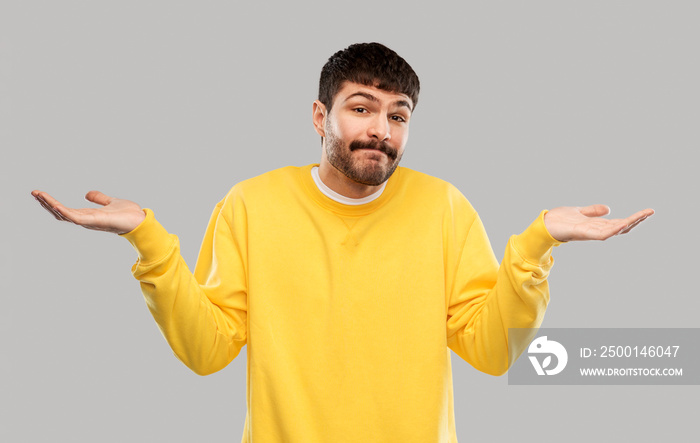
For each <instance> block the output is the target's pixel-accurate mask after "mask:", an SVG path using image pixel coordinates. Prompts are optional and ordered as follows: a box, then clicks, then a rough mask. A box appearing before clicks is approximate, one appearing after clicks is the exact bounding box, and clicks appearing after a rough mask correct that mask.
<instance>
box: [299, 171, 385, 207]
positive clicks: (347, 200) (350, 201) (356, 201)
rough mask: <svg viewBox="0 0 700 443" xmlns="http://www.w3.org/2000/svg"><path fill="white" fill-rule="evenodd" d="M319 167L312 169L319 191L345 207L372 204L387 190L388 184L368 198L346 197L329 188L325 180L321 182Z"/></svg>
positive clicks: (312, 175) (383, 184)
mask: <svg viewBox="0 0 700 443" xmlns="http://www.w3.org/2000/svg"><path fill="white" fill-rule="evenodd" d="M318 171H319V167H318V166H313V167H312V168H311V177H313V179H314V183H316V186H317V187H318V190H319V191H321V192H322V193H323V195H325V196H326V197H328V198H330V199H333V200H335V201H337V202H338V203H341V204H344V205H363V204H365V203H369V202H372V201H374V200H376V199H378V198H379V196H381V195H382V192H384V188H386V182H384V183H382V186H381V187H380V188H379V190H378V191H377V192H374V193H373V194H370V195H368V196H366V197H361V198H352V197H346V196H344V195H342V194H339V193H337V192H335V191H334V190H332V189H331V188H329V187H328V186H327V185H326V184H325V183H323V180H321V176H320V175H319V173H318Z"/></svg>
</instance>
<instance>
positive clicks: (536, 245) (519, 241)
mask: <svg viewBox="0 0 700 443" xmlns="http://www.w3.org/2000/svg"><path fill="white" fill-rule="evenodd" d="M547 212H549V211H548V210H546V209H545V210H543V211H542V212H540V215H539V217H537V219H535V221H533V222H532V224H530V226H528V227H527V229H525V230H524V231H523V232H522V233H521V234H519V235H516V236H515V238H514V239H513V246H514V247H515V249H516V250H517V251H518V252H519V253H520V255H521V256H522V257H523V258H524V259H525V260H528V261H531V262H535V263H539V264H545V263H547V262H548V261H549V257H550V255H551V253H552V247H553V246H559V245H560V244H562V243H566V242H562V241H559V240H557V239H556V238H554V237H552V234H550V233H549V231H547V227H546V226H545V224H544V215H545V214H546V213H547Z"/></svg>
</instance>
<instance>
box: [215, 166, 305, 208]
mask: <svg viewBox="0 0 700 443" xmlns="http://www.w3.org/2000/svg"><path fill="white" fill-rule="evenodd" d="M302 168H303V167H299V166H285V167H282V168H279V169H274V170H272V171H268V172H265V173H263V174H260V175H257V176H255V177H251V178H248V179H245V180H243V181H240V182H238V183H236V184H235V185H233V187H232V188H231V189H230V190H229V191H228V192H227V193H226V195H225V197H224V198H223V199H222V200H221V201H220V202H219V205H220V206H224V207H225V206H238V205H239V204H243V205H244V206H249V205H250V204H256V203H260V204H262V205H272V206H274V205H276V204H277V203H279V201H280V200H284V199H289V194H290V193H294V192H296V190H297V189H299V187H300V175H301V170H302Z"/></svg>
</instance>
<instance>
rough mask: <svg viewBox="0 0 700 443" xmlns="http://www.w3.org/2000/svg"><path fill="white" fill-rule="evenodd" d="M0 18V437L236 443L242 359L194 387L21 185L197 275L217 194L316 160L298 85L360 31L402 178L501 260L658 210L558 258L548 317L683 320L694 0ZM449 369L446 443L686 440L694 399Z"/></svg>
mask: <svg viewBox="0 0 700 443" xmlns="http://www.w3.org/2000/svg"><path fill="white" fill-rule="evenodd" d="M0 4H1V5H2V6H1V9H0V143H1V145H2V162H0V164H1V165H2V170H1V171H0V172H1V174H0V180H2V183H1V184H2V186H1V187H0V188H1V189H0V191H1V192H2V195H1V200H0V201H1V203H2V217H1V218H0V220H1V221H0V223H2V233H3V235H2V240H1V242H2V244H1V250H2V251H3V254H2V263H1V266H0V269H1V272H2V276H1V277H2V278H1V279H0V281H1V283H0V284H1V285H2V305H1V307H0V337H1V338H0V340H1V343H0V344H1V346H2V348H1V349H2V357H0V358H2V361H1V363H2V364H0V380H1V385H0V389H1V390H0V440H2V441H8V442H14V441H22V442H24V441H48V440H52V441H58V440H70V441H76V442H92V441H137V442H141V441H173V442H185V441H207V440H215V439H218V440H223V441H239V440H240V437H241V433H242V429H243V422H244V417H245V367H246V364H245V350H244V351H243V352H242V353H241V355H240V356H239V357H238V358H237V359H236V360H235V361H234V362H233V363H232V364H231V365H229V367H227V368H226V369H224V370H223V371H221V372H219V373H216V374H214V375H210V376H207V377H199V376H197V375H194V374H193V373H192V372H190V371H189V370H188V369H187V368H186V367H184V366H183V365H182V364H181V363H179V362H178V361H177V360H176V359H175V357H174V356H173V355H172V353H171V351H170V349H169V348H168V346H167V344H166V343H165V341H164V340H163V338H162V336H161V335H160V333H159V332H158V329H157V327H156V325H155V323H154V322H153V320H152V318H151V316H150V314H149V312H148V310H147V308H146V307H145V304H144V302H143V298H142V296H141V295H140V291H139V287H138V284H137V282H136V281H135V280H134V279H133V277H132V276H131V274H130V267H131V265H132V264H133V262H134V261H135V253H134V251H133V250H132V248H131V246H130V245H129V244H128V243H127V242H126V241H125V240H123V239H120V238H117V237H115V236H114V235H112V234H107V233H102V232H91V231H86V230H83V229H80V228H78V227H76V226H72V225H69V224H66V223H58V222H57V221H55V220H54V219H53V218H52V217H51V216H49V215H48V214H47V213H45V212H44V211H43V210H42V209H41V208H40V206H39V205H38V204H37V203H36V202H35V201H34V200H33V199H32V198H31V196H30V195H29V193H30V191H31V190H32V189H42V190H46V191H49V192H51V193H52V194H53V195H55V196H56V197H57V198H58V199H59V200H61V201H62V202H63V203H64V204H66V205H68V206H74V207H75V206H82V205H85V204H86V202H84V200H83V199H82V196H83V195H84V194H85V193H86V192H87V191H89V190H91V189H98V190H101V191H103V192H104V193H106V194H108V195H114V196H118V197H121V198H127V199H131V200H134V201H137V202H138V203H139V204H141V205H142V206H143V207H149V208H152V209H153V210H154V211H155V213H156V215H157V217H158V219H159V221H160V222H161V223H162V224H163V225H164V226H165V227H166V228H167V229H168V230H169V231H170V232H172V233H175V234H177V235H178V236H179V238H180V240H181V242H182V252H183V255H184V257H185V259H186V260H187V262H188V263H189V264H190V266H191V267H193V265H194V261H195V258H196V254H197V251H198V248H199V244H200V242H201V239H202V236H203V234H204V229H205V226H206V223H207V220H208V218H209V215H210V213H211V210H212V208H213V207H214V205H215V203H216V202H217V201H218V200H219V199H220V198H222V197H223V195H224V194H225V193H226V192H227V191H228V189H229V188H230V187H231V186H232V185H233V184H234V183H236V182H238V181H240V180H242V179H245V178H249V177H252V176H255V175H258V174H260V173H262V172H265V171H268V170H270V169H273V168H277V167H281V166H285V165H290V164H291V165H304V164H308V163H312V162H317V161H318V160H319V159H320V146H319V137H318V136H317V134H316V133H315V132H314V130H313V128H312V125H311V103H312V102H313V100H314V99H315V98H316V92H317V81H318V75H319V72H320V69H321V67H322V65H323V64H324V62H325V61H326V60H327V58H328V57H329V56H330V55H331V54H332V53H333V52H335V51H337V50H339V49H341V48H344V47H346V46H347V45H349V44H351V43H354V42H357V41H380V42H382V43H384V44H387V45H388V46H390V47H392V48H393V49H395V50H396V51H397V52H398V53H399V54H401V55H402V56H403V57H404V58H406V60H408V61H409V63H411V65H412V66H413V67H414V69H415V70H416V71H417V72H418V74H419V76H420V78H421V82H422V91H421V96H420V102H419V105H418V107H417V109H416V112H415V114H414V116H413V119H412V124H411V137H410V140H409V142H408V146H407V152H406V154H405V155H404V161H403V163H402V164H403V165H404V166H407V167H411V168H414V169H418V170H421V171H423V172H426V173H429V174H432V175H435V176H438V177H441V178H443V179H446V180H448V181H450V182H452V183H454V184H455V185H456V186H457V187H458V188H459V189H461V190H462V192H463V193H464V194H465V195H466V196H467V197H468V198H469V199H470V201H471V202H472V204H473V205H474V206H475V207H476V209H477V210H478V211H479V213H480V215H481V217H482V219H483V221H484V224H485V226H486V228H487V230H488V232H489V236H490V238H491V240H492V244H493V247H494V250H495V252H496V255H497V256H498V257H499V259H500V258H502V256H503V250H504V247H505V244H506V241H507V239H508V237H509V236H510V235H511V234H515V233H518V232H520V231H522V230H523V229H524V228H525V227H526V226H527V225H528V224H529V223H530V222H531V221H532V220H533V219H534V218H535V217H536V216H537V214H538V213H539V211H540V210H542V209H544V208H552V207H555V206H560V205H579V206H582V205H587V204H591V203H606V204H608V205H610V206H611V207H612V210H613V215H616V216H626V215H628V214H631V213H632V212H635V211H637V210H640V209H643V208H646V207H652V208H654V209H655V210H656V211H657V214H656V215H655V216H654V217H652V218H651V219H649V220H648V221H646V222H645V223H644V224H643V225H641V226H640V227H639V228H637V229H636V230H635V231H633V232H632V233H631V234H630V235H629V236H625V237H619V238H614V239H611V240H609V241H607V242H605V243H598V242H596V243H580V244H565V245H562V246H560V247H559V248H557V249H556V250H555V251H554V256H555V260H556V264H555V266H554V269H553V271H552V275H551V279H550V285H551V293H552V298H551V300H552V301H551V304H550V306H549V309H548V312H547V315H546V318H545V321H544V324H543V326H545V327H645V328H649V327H696V326H697V325H698V320H697V312H698V308H699V307H700V306H699V305H700V303H699V302H698V297H697V295H698V291H697V284H696V277H697V260H695V259H694V257H696V255H697V254H696V250H697V249H698V246H700V245H699V244H698V243H699V240H698V235H697V231H696V224H697V220H698V216H699V215H700V214H699V212H700V211H699V210H698V207H697V198H696V195H697V191H698V177H697V172H696V166H695V163H696V159H697V154H696V153H695V151H696V150H697V148H698V146H699V144H698V138H699V137H698V126H697V124H698V121H699V119H698V117H699V114H700V111H699V109H698V103H700V87H699V86H698V78H700V62H699V60H698V56H697V54H698V42H699V41H700V29H699V28H698V25H697V23H698V12H700V6H698V4H697V2H693V1H664V2H661V1H655V2H651V1H527V2H524V1H483V2H461V3H460V5H459V6H455V5H456V2H444V3H443V2H438V1H432V2H365V1H355V2H342V3H332V2H304V3H295V2H287V3H281V2H280V3H271V2H258V3H254V2H245V4H241V3H240V2H224V1H198V2H194V1H187V2H184V1H171V2H166V1H150V2H143V1H138V2H137V1H119V2H117V1H113V2H106V1H73V0H72V1H61V2H52V1H31V0H28V1H21V2H20V1H4V0H3V1H2V2H1V3H0ZM453 369H454V383H455V386H454V394H455V412H456V420H457V433H458V436H459V438H460V441H465V442H467V441H474V442H490V441H507V440H513V439H518V440H525V441H535V440H537V441H539V442H543V441H544V442H548V441H557V439H558V438H560V437H562V436H565V437H566V440H567V441H575V442H579V441H580V442H583V441H590V440H593V441H617V440H619V439H621V438H623V439H624V440H626V441H645V442H646V441H660V440H668V441H685V440H688V439H689V438H690V436H695V435H696V432H695V430H696V425H695V423H696V418H695V417H696V416H695V413H693V410H695V409H696V408H695V406H694V405H695V404H696V399H697V395H698V388H697V386H590V387H582V386H508V384H507V379H506V377H491V376H488V375H485V374H482V373H479V372H478V371H476V370H474V369H473V368H472V367H471V366H469V365H468V364H467V363H466V362H464V361H462V360H461V359H459V357H457V356H456V355H454V354H453ZM543 422H546V425H547V426H546V428H543V427H542V423H543ZM623 435H624V437H622V436H623Z"/></svg>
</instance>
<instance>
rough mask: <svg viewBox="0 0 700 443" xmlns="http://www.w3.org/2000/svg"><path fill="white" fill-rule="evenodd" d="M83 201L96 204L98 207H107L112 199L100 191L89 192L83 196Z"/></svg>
mask: <svg viewBox="0 0 700 443" xmlns="http://www.w3.org/2000/svg"><path fill="white" fill-rule="evenodd" d="M85 200H87V201H90V202H93V203H97V204H98V205H102V206H105V205H108V204H109V203H110V202H111V201H112V200H114V199H113V198H112V197H108V196H106V195H104V194H103V193H101V192H100V191H90V192H88V193H87V194H85Z"/></svg>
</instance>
